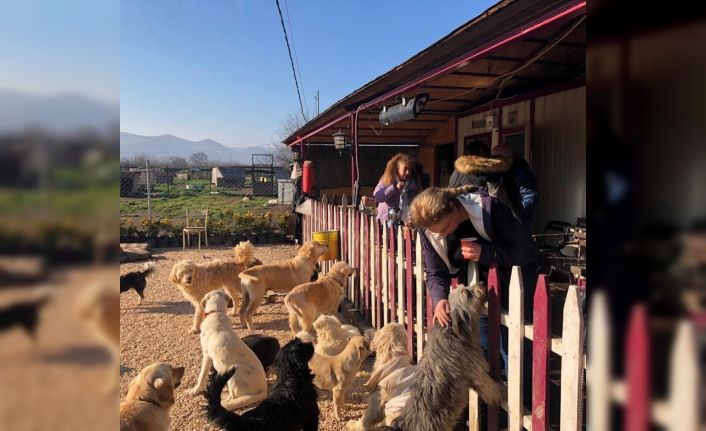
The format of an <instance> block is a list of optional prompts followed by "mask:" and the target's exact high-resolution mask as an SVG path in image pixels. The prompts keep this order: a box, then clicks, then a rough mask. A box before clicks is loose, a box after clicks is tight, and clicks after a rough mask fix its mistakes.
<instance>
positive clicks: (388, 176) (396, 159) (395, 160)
mask: <svg viewBox="0 0 706 431" xmlns="http://www.w3.org/2000/svg"><path fill="white" fill-rule="evenodd" d="M400 163H404V164H406V165H407V166H409V170H410V172H411V171H414V158H413V157H412V156H410V155H409V154H405V153H397V154H395V155H394V156H393V157H392V158H391V159H390V160H388V161H387V165H386V166H385V172H384V173H383V174H382V177H380V182H382V183H383V184H384V185H386V186H389V185H390V184H392V183H394V182H395V176H396V175H397V165H399V164H400Z"/></svg>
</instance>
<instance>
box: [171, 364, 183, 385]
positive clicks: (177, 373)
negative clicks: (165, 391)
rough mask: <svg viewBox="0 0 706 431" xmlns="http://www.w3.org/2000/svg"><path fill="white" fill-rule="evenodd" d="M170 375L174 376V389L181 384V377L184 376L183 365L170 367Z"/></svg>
mask: <svg viewBox="0 0 706 431" xmlns="http://www.w3.org/2000/svg"><path fill="white" fill-rule="evenodd" d="M172 377H173V378H174V389H176V388H178V387H179V385H180V384H181V379H182V378H183V377H184V367H176V368H173V367H172Z"/></svg>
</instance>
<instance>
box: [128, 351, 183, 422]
mask: <svg viewBox="0 0 706 431" xmlns="http://www.w3.org/2000/svg"><path fill="white" fill-rule="evenodd" d="M182 377H184V367H177V368H174V367H172V366H171V365H169V364H167V363H166V362H155V363H154V364H152V365H149V366H148V367H146V368H144V369H143V370H142V371H140V374H138V375H137V377H135V378H134V379H133V380H132V382H130V385H129V386H128V390H127V395H126V396H125V399H124V400H123V401H121V402H120V431H167V430H168V429H169V410H170V409H171V407H172V406H173V405H174V390H175V389H176V388H178V387H179V385H180V384H181V379H182Z"/></svg>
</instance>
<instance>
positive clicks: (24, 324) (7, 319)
mask: <svg viewBox="0 0 706 431" xmlns="http://www.w3.org/2000/svg"><path fill="white" fill-rule="evenodd" d="M49 298H50V295H49V293H48V292H46V291H44V292H42V293H40V294H39V295H38V297H37V298H34V299H30V300H25V301H21V302H17V303H15V304H12V305H9V306H7V307H2V308H0V331H7V330H9V329H11V328H13V327H15V326H19V327H20V328H22V329H24V331H25V332H26V333H27V335H29V336H30V337H31V338H32V339H35V337H36V334H37V324H38V323H39V312H40V311H41V309H42V307H44V305H46V304H47V302H49Z"/></svg>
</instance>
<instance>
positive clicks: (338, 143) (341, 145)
mask: <svg viewBox="0 0 706 431" xmlns="http://www.w3.org/2000/svg"><path fill="white" fill-rule="evenodd" d="M333 146H334V147H335V148H336V149H337V150H338V151H343V150H345V149H346V134H345V133H343V132H342V131H341V129H338V132H336V133H334V134H333Z"/></svg>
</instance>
